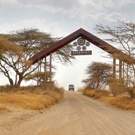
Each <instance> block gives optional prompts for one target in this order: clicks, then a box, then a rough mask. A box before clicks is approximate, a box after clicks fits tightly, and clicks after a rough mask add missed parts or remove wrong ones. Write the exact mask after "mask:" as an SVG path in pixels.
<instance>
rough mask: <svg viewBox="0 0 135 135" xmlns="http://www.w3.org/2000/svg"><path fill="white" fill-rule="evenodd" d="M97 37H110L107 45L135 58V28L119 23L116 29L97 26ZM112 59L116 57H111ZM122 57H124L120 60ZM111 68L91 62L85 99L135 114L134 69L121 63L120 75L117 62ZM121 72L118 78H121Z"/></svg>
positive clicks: (132, 65) (131, 24)
mask: <svg viewBox="0 0 135 135" xmlns="http://www.w3.org/2000/svg"><path fill="white" fill-rule="evenodd" d="M96 30H97V32H98V33H99V34H102V35H106V36H107V37H109V38H108V39H106V40H107V41H109V42H111V43H113V44H115V45H117V46H118V47H119V49H121V51H123V52H124V53H126V54H128V55H129V56H131V57H133V58H135V53H134V51H135V47H134V44H135V34H134V33H135V24H134V23H129V22H128V23H126V22H120V23H118V25H117V26H115V27H113V26H105V25H97V27H96ZM112 57H113V58H114V59H116V58H115V55H112ZM121 57H123V56H121ZM113 66H114V65H109V64H107V63H100V62H94V63H92V64H91V65H89V67H88V68H87V72H86V73H87V75H88V78H86V79H85V80H83V82H84V83H85V86H86V87H85V88H84V89H83V90H82V92H83V94H84V95H87V96H89V97H92V98H94V99H98V100H100V101H103V102H105V103H107V104H111V105H113V106H116V107H119V108H122V109H127V110H135V65H134V64H127V63H124V62H123V68H122V72H121V71H120V62H119V63H118V62H117V63H116V65H115V66H116V69H115V74H114V72H112V71H114V68H113ZM120 72H121V75H122V76H120Z"/></svg>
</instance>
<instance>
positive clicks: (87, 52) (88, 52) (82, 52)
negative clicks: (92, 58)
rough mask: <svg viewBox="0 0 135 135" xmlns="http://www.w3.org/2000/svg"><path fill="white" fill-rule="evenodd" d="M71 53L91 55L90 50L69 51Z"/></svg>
mask: <svg viewBox="0 0 135 135" xmlns="http://www.w3.org/2000/svg"><path fill="white" fill-rule="evenodd" d="M71 55H92V51H91V50H89V51H71Z"/></svg>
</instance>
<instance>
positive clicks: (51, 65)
mask: <svg viewBox="0 0 135 135" xmlns="http://www.w3.org/2000/svg"><path fill="white" fill-rule="evenodd" d="M49 66H50V71H49V73H50V82H51V81H52V55H51V54H50V64H49Z"/></svg>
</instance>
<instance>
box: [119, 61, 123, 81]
mask: <svg viewBox="0 0 135 135" xmlns="http://www.w3.org/2000/svg"><path fill="white" fill-rule="evenodd" d="M119 79H122V61H121V60H119Z"/></svg>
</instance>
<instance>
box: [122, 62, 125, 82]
mask: <svg viewBox="0 0 135 135" xmlns="http://www.w3.org/2000/svg"><path fill="white" fill-rule="evenodd" d="M124 66H125V63H124V61H123V62H122V78H123V80H125V67H124Z"/></svg>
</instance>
